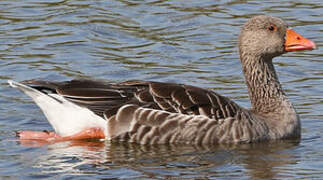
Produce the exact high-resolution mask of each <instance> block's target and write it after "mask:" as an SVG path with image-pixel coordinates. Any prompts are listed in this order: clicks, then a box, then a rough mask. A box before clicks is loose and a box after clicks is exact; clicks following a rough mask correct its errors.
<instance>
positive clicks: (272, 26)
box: [268, 25, 277, 31]
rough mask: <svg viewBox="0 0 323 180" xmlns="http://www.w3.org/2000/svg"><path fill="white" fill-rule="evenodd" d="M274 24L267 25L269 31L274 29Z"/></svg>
mask: <svg viewBox="0 0 323 180" xmlns="http://www.w3.org/2000/svg"><path fill="white" fill-rule="evenodd" d="M276 29H277V28H276V26H274V25H270V26H269V27H268V30H269V31H276Z"/></svg>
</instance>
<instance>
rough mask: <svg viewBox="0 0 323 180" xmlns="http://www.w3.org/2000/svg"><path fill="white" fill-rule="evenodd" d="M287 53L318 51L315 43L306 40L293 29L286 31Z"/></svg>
mask: <svg viewBox="0 0 323 180" xmlns="http://www.w3.org/2000/svg"><path fill="white" fill-rule="evenodd" d="M285 39H286V40H285V51H287V52H289V51H302V50H313V49H316V45H315V43H314V42H313V41H311V40H308V39H306V38H305V37H303V36H301V35H300V34H298V33H297V32H295V31H294V30H292V29H287V30H286V38H285Z"/></svg>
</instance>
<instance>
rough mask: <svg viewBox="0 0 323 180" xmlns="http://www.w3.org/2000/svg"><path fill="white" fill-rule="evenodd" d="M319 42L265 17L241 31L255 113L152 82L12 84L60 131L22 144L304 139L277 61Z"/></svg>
mask: <svg viewBox="0 0 323 180" xmlns="http://www.w3.org/2000/svg"><path fill="white" fill-rule="evenodd" d="M315 48H316V46H315V43H314V42H312V41H310V40H308V39H306V38H304V37H303V36H301V35H299V34H298V33H296V32H295V31H294V30H292V29H290V28H288V27H287V25H286V23H284V22H283V21H282V20H281V19H279V18H275V17H271V16H266V15H261V16H256V17H253V18H251V19H250V20H249V21H248V22H246V24H245V25H244V26H243V27H242V29H241V34H240V36H239V52H240V60H241V64H242V69H243V73H244V76H245V80H246V84H247V86H248V92H249V97H250V100H251V106H252V107H251V109H246V108H243V107H240V106H239V105H238V104H236V103H235V102H233V101H232V100H230V99H228V98H227V97H224V96H221V95H219V94H217V93H216V92H214V91H211V90H207V89H202V88H198V87H194V86H190V85H183V84H174V83H162V82H152V81H126V82H121V83H106V82H102V81H93V80H72V81H66V82H49V81H39V80H29V81H23V82H21V83H18V82H14V81H11V80H9V81H8V82H9V84H10V85H11V86H12V87H14V88H18V89H19V90H21V91H23V92H24V93H25V94H27V95H29V96H30V97H31V98H32V99H33V100H34V101H35V103H36V104H37V105H38V106H39V107H40V109H41V110H42V111H43V112H44V114H45V116H46V117H47V119H48V121H49V123H50V124H51V126H52V127H53V129H54V131H55V132H48V131H44V132H34V131H20V132H17V135H18V136H19V137H20V139H35V140H45V141H49V142H57V141H65V140H79V139H92V138H94V139H107V140H111V141H127V142H133V143H140V144H166V143H185V144H217V143H250V142H257V141H265V140H277V139H287V138H300V128H301V124H300V120H299V117H298V115H297V113H296V111H295V109H294V107H293V105H292V104H291V102H290V101H289V100H288V98H287V96H286V94H285V93H284V91H283V89H282V87H281V85H280V83H279V81H278V77H277V74H276V72H275V68H274V65H273V63H272V59H273V58H274V57H276V56H279V55H282V54H284V53H286V52H289V51H300V50H312V49H315Z"/></svg>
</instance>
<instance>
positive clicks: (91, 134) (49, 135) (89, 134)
mask: <svg viewBox="0 0 323 180" xmlns="http://www.w3.org/2000/svg"><path fill="white" fill-rule="evenodd" d="M17 137H19V139H20V140H42V141H48V142H60V141H71V140H84V139H104V138H105V135H104V132H103V130H102V129H101V128H88V129H85V130H83V131H81V132H79V133H76V134H74V135H71V136H64V137H62V136H60V135H58V134H56V133H55V132H49V131H19V132H17Z"/></svg>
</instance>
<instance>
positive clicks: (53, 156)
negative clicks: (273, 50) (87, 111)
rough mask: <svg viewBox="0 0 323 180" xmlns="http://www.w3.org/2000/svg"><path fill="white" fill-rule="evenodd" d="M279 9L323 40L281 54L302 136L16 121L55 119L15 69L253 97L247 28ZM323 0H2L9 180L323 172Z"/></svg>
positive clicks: (278, 62) (1, 142) (2, 134)
mask: <svg viewBox="0 0 323 180" xmlns="http://www.w3.org/2000/svg"><path fill="white" fill-rule="evenodd" d="M258 14H269V15H273V16H277V17H281V18H283V19H284V20H285V21H286V22H288V24H289V25H290V27H292V28H293V29H294V30H296V31H297V32H299V33H300V34H302V35H304V36H305V37H307V38H309V39H311V40H314V41H315V42H316V44H317V46H318V48H319V49H317V50H314V51H306V52H295V53H289V54H285V55H284V56H282V57H279V58H276V59H275V66H276V70H277V71H278V75H279V78H280V81H281V82H282V85H283V88H284V89H285V90H286V93H287V94H288V96H289V98H290V99H291V101H292V102H293V104H294V105H295V107H296V109H297V111H298V113H299V115H300V117H301V120H302V140H301V141H300V142H286V141H284V142H277V143H271V144H268V143H264V144H262V143H259V144H251V145H236V146H216V147H195V146H179V145H178V146H139V145H134V144H127V143H121V144H118V143H113V144H111V143H109V142H63V143H56V144H50V145H41V144H39V143H38V144H37V143H35V144H30V143H27V144H26V143H23V142H18V141H17V139H16V138H15V137H14V135H15V133H14V132H15V131H17V130H51V127H50V126H49V124H48V122H47V121H46V119H45V117H44V115H43V114H42V113H41V111H40V110H39V109H38V107H37V106H36V105H35V104H33V102H32V101H31V100H30V99H29V98H28V97H26V96H25V95H24V94H22V93H21V92H19V91H17V90H15V89H12V88H10V87H9V86H8V84H7V80H8V79H14V80H17V81H20V80H25V79H38V78H42V79H46V80H59V81H62V80H70V79H74V78H90V79H104V80H107V81H110V82H118V81H124V80H129V79H142V80H154V81H167V82H178V83H186V84H192V85H196V86H200V87H205V88H209V89H213V90H215V91H217V92H218V93H221V94H223V95H226V96H228V97H230V98H232V99H234V100H235V101H236V102H237V103H238V104H240V105H241V106H245V107H249V106H250V104H249V99H248V96H247V89H246V86H245V84H244V78H243V76H242V72H241V66H240V62H239V60H238V59H239V55H238V50H237V36H238V34H239V31H240V27H241V25H242V24H243V23H244V22H245V21H246V20H247V19H249V18H250V17H252V16H254V15H258ZM322 17H323V2H322V1H319V0H316V1H310V2H307V1H300V0H294V1H290V0H285V1H277V2H269V1H268V2H262V1H248V2H247V1H233V0H232V1H229V0H227V1H225V0H223V1H207V0H201V1H165V0H163V1H157V0H144V1H135V0H133V1H128V0H122V1H117V0H110V1H104V0H97V1H90V0H82V1H81V0H63V1H62V0H46V1H36V0H29V1H22V0H2V1H0V104H1V106H0V179H36V178H39V179H43V178H44V179H70V178H75V179H93V178H96V179H102V178H119V179H135V178H137V179H165V178H186V179H189V178H191V179H194V178H201V179H215V178H216V179H321V178H322V177H323V145H322V140H323V138H322V135H323V115H322V109H323V95H322V94H323V56H322V50H321V49H322V48H321V47H320V46H321V45H322V40H323V36H322V29H323V28H322V27H323V26H322V24H323V21H322Z"/></svg>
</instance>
